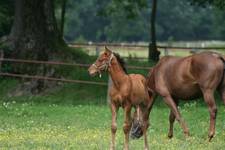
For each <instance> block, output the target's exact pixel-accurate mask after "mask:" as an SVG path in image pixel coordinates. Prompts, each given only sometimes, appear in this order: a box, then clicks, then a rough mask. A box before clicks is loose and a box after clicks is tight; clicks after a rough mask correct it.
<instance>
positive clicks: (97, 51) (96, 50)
mask: <svg viewBox="0 0 225 150" xmlns="http://www.w3.org/2000/svg"><path fill="white" fill-rule="evenodd" d="M99 53H100V52H99V47H98V46H96V48H95V55H96V56H99Z"/></svg>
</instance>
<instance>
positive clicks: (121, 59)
mask: <svg viewBox="0 0 225 150" xmlns="http://www.w3.org/2000/svg"><path fill="white" fill-rule="evenodd" d="M113 55H114V56H115V57H116V59H117V61H118V62H119V64H120V66H121V67H122V69H123V71H124V72H125V73H126V74H127V69H126V67H125V61H124V60H123V58H121V57H120V55H119V54H118V53H115V52H113Z"/></svg>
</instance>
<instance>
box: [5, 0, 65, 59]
mask: <svg viewBox="0 0 225 150" xmlns="http://www.w3.org/2000/svg"><path fill="white" fill-rule="evenodd" d="M9 39H10V45H11V47H12V49H13V56H14V57H16V58H26V59H28V58H29V59H35V60H48V56H49V54H50V53H51V52H52V51H53V50H55V49H56V47H57V45H58V44H64V41H63V40H62V38H61V36H60V33H59V31H58V29H57V24H56V19H55V14H54V3H53V0H32V1H31V0H16V1H15V18H14V23H13V26H12V29H11V33H10V36H9Z"/></svg>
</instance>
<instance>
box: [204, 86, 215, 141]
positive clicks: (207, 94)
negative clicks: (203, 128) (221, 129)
mask: <svg viewBox="0 0 225 150" xmlns="http://www.w3.org/2000/svg"><path fill="white" fill-rule="evenodd" d="M203 95H204V99H205V102H206V104H207V105H208V108H209V113H210V127H209V134H208V136H209V141H211V139H212V138H213V136H214V135H215V122H216V114H217V108H216V103H215V99H214V95H213V91H212V90H203Z"/></svg>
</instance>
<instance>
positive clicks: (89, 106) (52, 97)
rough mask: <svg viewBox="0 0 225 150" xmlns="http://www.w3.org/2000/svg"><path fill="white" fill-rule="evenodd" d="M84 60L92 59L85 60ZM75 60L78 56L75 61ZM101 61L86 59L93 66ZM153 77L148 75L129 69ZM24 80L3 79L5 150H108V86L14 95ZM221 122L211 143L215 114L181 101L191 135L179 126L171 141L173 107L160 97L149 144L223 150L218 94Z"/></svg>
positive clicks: (119, 142)
mask: <svg viewBox="0 0 225 150" xmlns="http://www.w3.org/2000/svg"><path fill="white" fill-rule="evenodd" d="M80 57H81V58H82V59H83V58H85V57H86V56H83V55H82V56H80ZM74 59H75V58H74ZM95 59H96V57H88V59H87V60H81V62H84V63H91V62H93V61H94V60H95ZM127 64H129V65H137V66H152V65H154V63H152V62H151V63H146V62H136V61H135V62H134V61H129V62H128V63H127ZM56 71H57V73H60V75H62V76H64V77H65V78H70V79H79V80H91V81H103V82H107V75H106V74H104V75H103V78H101V79H99V78H98V77H95V78H91V77H89V75H88V73H87V68H72V67H62V68H60V67H57V68H56ZM128 72H129V73H141V74H143V75H147V73H148V71H147V70H146V71H144V70H128ZM20 82H21V81H18V80H12V79H9V78H1V79H0V122H1V123H0V149H3V150H4V149H7V150H8V149H16V150H17V149H21V150H26V149H28V150H30V149H54V150H61V149H75V150H105V149H108V148H109V144H110V137H111V135H110V126H111V125H110V123H111V113H110V109H109V108H108V106H107V105H106V92H107V87H106V86H95V85H81V84H61V85H59V86H57V87H55V88H52V89H48V90H47V91H46V92H44V93H42V94H39V95H24V96H17V97H11V96H9V95H10V94H9V93H11V91H13V90H14V89H15V88H16V86H17V85H18V84H20ZM217 99H218V100H217V104H218V118H217V125H216V137H215V138H214V139H213V141H212V142H211V143H209V142H208V141H207V131H208V126H209V113H208V110H207V107H206V106H205V104H204V103H203V102H202V101H203V100H201V102H200V101H197V102H195V101H192V102H190V103H181V106H180V110H181V114H182V116H183V117H184V119H185V120H186V122H187V124H188V126H189V128H190V131H191V137H190V138H188V139H185V137H184V135H183V133H182V130H181V128H180V126H179V124H178V123H177V122H176V123H175V129H174V130H175V131H174V134H175V135H174V138H173V139H172V140H169V139H168V138H167V132H168V126H169V123H168V115H169V109H168V107H167V106H166V105H165V104H164V103H163V100H162V99H161V98H159V99H157V102H156V103H155V106H154V107H153V111H152V113H151V115H150V120H151V121H150V122H151V126H150V128H149V130H148V131H149V132H148V138H149V139H148V141H149V145H150V147H151V149H153V150H154V149H157V150H158V149H174V150H177V149H182V150H183V149H185V150H186V149H188V150H189V149H190V150H196V149H202V150H203V149H204V150H205V149H208V150H212V149H218V150H220V149H223V148H224V147H225V142H224V141H225V120H224V118H225V109H224V106H223V105H222V102H221V100H219V98H218V96H217ZM122 124H123V112H122V110H120V111H119V116H118V132H117V138H116V148H117V149H122V147H123V131H122ZM130 148H131V150H140V149H143V139H142V138H141V139H139V140H131V141H130Z"/></svg>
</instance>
